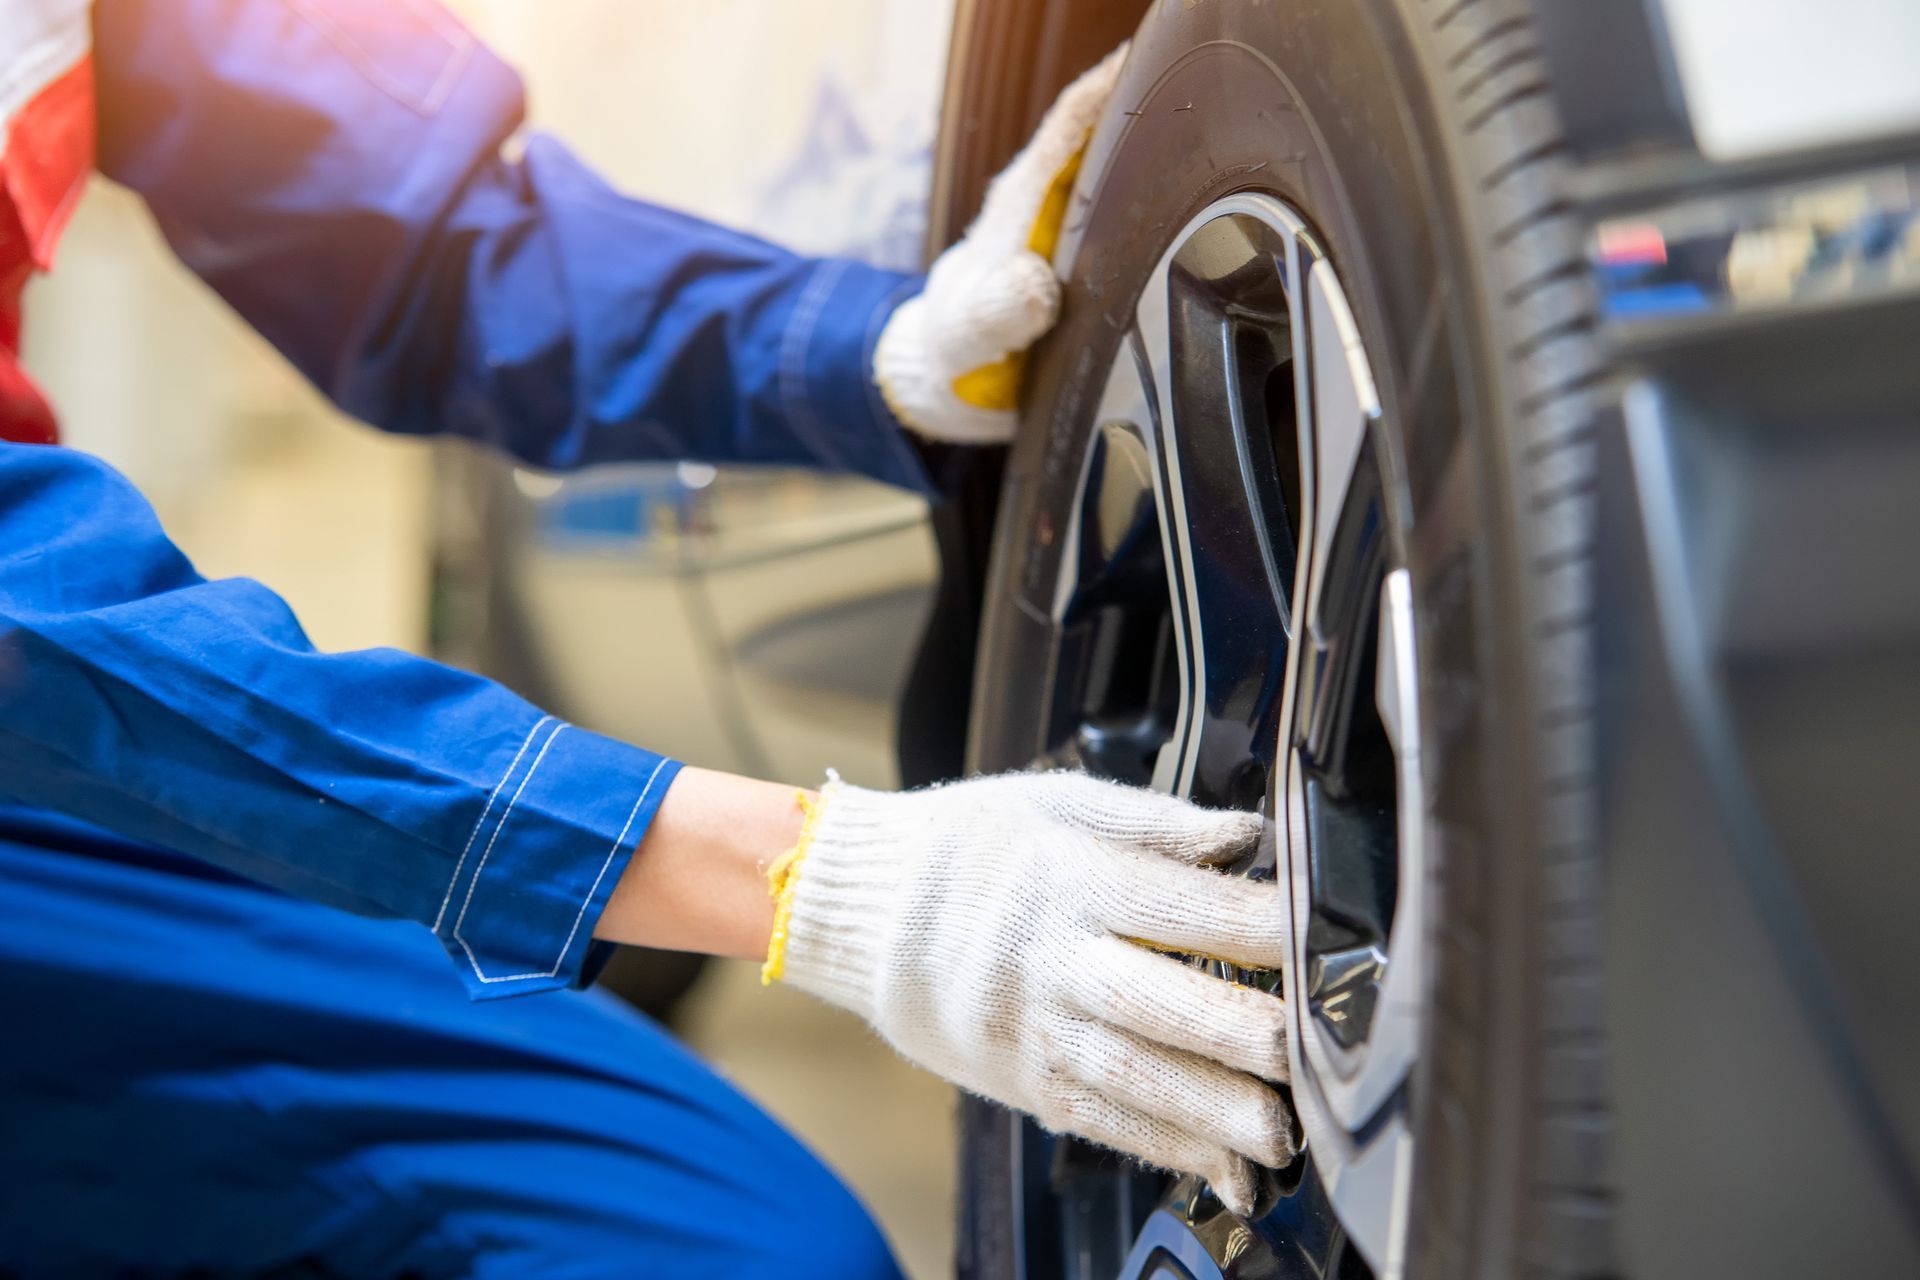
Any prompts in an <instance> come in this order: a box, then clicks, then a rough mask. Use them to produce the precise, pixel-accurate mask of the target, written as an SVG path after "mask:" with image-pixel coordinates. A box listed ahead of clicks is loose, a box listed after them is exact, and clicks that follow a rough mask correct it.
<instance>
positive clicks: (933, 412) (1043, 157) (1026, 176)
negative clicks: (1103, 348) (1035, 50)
mask: <svg viewBox="0 0 1920 1280" xmlns="http://www.w3.org/2000/svg"><path fill="white" fill-rule="evenodd" d="M1125 56H1126V46H1124V45H1122V46H1121V47H1120V48H1118V49H1115V50H1114V51H1113V52H1112V53H1110V54H1108V55H1107V57H1106V58H1105V59H1104V60H1103V61H1101V63H1100V64H1099V65H1098V66H1096V67H1094V68H1093V69H1092V70H1090V71H1088V72H1086V73H1084V74H1083V75H1081V77H1080V78H1079V79H1078V80H1076V81H1074V82H1073V83H1072V84H1071V85H1069V86H1067V88H1066V90H1065V91H1064V92H1062V93H1061V95H1060V97H1059V99H1058V100H1057V101H1056V102H1055V103H1054V104H1053V106H1052V107H1051V108H1050V109H1049V110H1048V112H1047V114H1046V118H1045V119H1044V120H1042V121H1041V122H1040V128H1039V130H1038V131H1037V132H1036V133H1035V134H1034V136H1033V138H1032V140H1031V141H1029V142H1028V143H1027V145H1026V148H1025V149H1024V150H1022V151H1021V152H1020V154H1019V155H1017V156H1015V157H1014V159H1013V162H1012V163H1011V164H1009V165H1008V166H1007V167H1006V169H1004V170H1003V171H1002V172H1001V173H1000V176H999V177H997V178H995V179H994V181H993V185H992V186H991V187H989V188H988V190H987V198H986V203H985V204H984V205H983V206H982V208H981V210H980V216H979V217H978V218H977V219H975V220H974V223H973V225H972V226H971V227H969V228H968V229H967V233H966V235H964V236H962V237H961V239H960V241H959V243H957V244H955V245H953V246H952V247H951V248H949V249H948V250H947V251H946V252H945V253H943V254H941V255H940V257H939V258H938V259H937V260H936V261H935V262H934V264H933V269H932V271H930V272H929V273H928V274H927V286H926V288H925V290H924V291H922V292H921V293H920V294H918V295H917V296H915V297H913V298H910V299H908V300H907V301H906V302H905V303H903V304H901V306H900V307H899V309H898V310H896V311H895V312H894V313H893V315H892V316H891V317H890V318H889V319H888V321H887V326H886V328H885V329H884V330H883V331H882V332H881V334H880V341H879V343H878V345H877V346H876V348H875V351H874V361H873V364H874V381H875V382H876V383H877V384H878V385H879V388H880V392H881V395H882V397H883V398H884V399H885V400H886V402H887V406H888V407H889V408H890V409H892V410H893V414H894V416H895V417H897V418H899V419H900V421H901V422H903V423H905V424H906V425H907V426H909V427H911V428H913V429H914V430H915V431H917V432H919V433H920V434H921V435H924V436H927V437H928V438H930V439H934V440H943V441H950V442H953V443H957V444H996V443H1000V442H1003V441H1006V440H1010V439H1012V437H1013V428H1014V410H1015V408H1016V406H1017V404H1018V401H1019V394H1020V377H1021V373H1022V371H1023V365H1024V362H1025V356H1026V351H1027V348H1028V347H1029V346H1031V345H1032V344H1033V342H1034V340H1035V339H1037V338H1038V337H1039V336H1040V335H1041V334H1043V333H1045V332H1046V331H1047V330H1048V329H1049V328H1051V327H1052V326H1053V322H1054V319H1055V317H1056V316H1057V315H1058V314H1059V310H1060V282H1059V280H1058V279H1057V278H1056V277H1055V275H1054V271H1053V250H1054V245H1055V242H1056V241H1057V240H1058V239H1059V235H1060V228H1061V224H1062V223H1063V222H1064V221H1065V218H1066V212H1067V202H1068V199H1069V197H1070V196H1071V194H1072V191H1073V183H1074V178H1075V177H1076V176H1077V175H1078V173H1079V170H1080V158H1081V155H1082V154H1083V153H1084V152H1085V150H1086V146H1087V139H1088V138H1089V136H1090V135H1091V134H1092V132H1093V126H1094V123H1095V122H1096V121H1097V120H1098V119H1099V118H1100V113H1101V112H1102V111H1103V110H1104V109H1105V107H1106V103H1107V98H1108V96H1109V95H1110V94H1111V93H1112V91H1113V84H1114V80H1115V78H1116V77H1117V76H1118V75H1119V72H1120V64H1121V61H1122V60H1123V59H1124V57H1125Z"/></svg>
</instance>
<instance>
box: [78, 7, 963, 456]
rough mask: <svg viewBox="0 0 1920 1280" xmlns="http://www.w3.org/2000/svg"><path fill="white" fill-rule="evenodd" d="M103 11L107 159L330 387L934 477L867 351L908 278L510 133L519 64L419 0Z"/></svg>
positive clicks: (622, 436)
mask: <svg viewBox="0 0 1920 1280" xmlns="http://www.w3.org/2000/svg"><path fill="white" fill-rule="evenodd" d="M94 24H95V33H96V39H95V46H96V47H95V64H96V73H97V76H98V83H99V103H100V162H101V168H102V169H103V170H104V171H105V172H106V173H107V174H108V175H110V176H112V177H114V178H116V179H118V180H119V181H121V182H123V183H125V184H127V185H128V186H130V187H132V188H133V189H134V190H136V191H138V192H139V193H140V194H141V195H142V196H143V197H144V198H145V199H146V202H147V204H148V206H149V208H151V209H152V211H153V214H154V216H155V218H156V219H157V221H158V222H159V225H160V228H161V230H162V231H163V232H164V233H165V235H166V237H167V239H168V241H169V242H170V243H171V244H172V246H173V248H174V250H175V252H176V253H177V254H178V255H179V256H180V257H181V259H183V260H184V261H185V262H186V264H187V265H188V266H189V267H191V268H192V269H193V270H194V271H195V272H196V273H198V274H199V275H200V277H201V278H202V279H204V280H206V281H207V282H208V283H209V284H210V285H212V287H213V288H214V289H215V290H217V291H218V292H219V293H220V295H221V296H222V297H223V298H225V299H226V300H227V302H228V303H230V304H231V305H232V306H233V307H234V308H235V309H236V310H237V311H239V312H240V314H241V315H242V316H243V317H245V318H246V319H247V321H248V322H249V323H251V324H252V325H253V326H254V327H255V328H256V329H258V330H259V331H260V332H261V333H262V334H264V335H265V336H266V337H267V338H268V339H269V340H271V341H272V342H273V343H274V345H275V346H277V347H278V348H279V349H280V350H281V351H282V352H283V353H285V354H286V356H287V357H288V358H289V359H290V360H291V361H292V362H293V363H294V364H295V365H296V366H298V367H299V369H300V370H301V371H302V372H303V373H305V374H306V376H307V377H308V378H310V379H311V380H312V381H313V382H314V383H315V384H316V385H318V386H319V387H320V388H321V389H322V390H323V391H324V392H325V393H326V394H328V395H329V396H330V397H331V398H332V399H333V400H334V401H335V402H336V403H338V404H339V405H340V406H341V407H343V408H344V409H346V410H347V411H348V412H350V413H352V414H354V415H356V416H358V417H360V418H362V419H364V420H366V421H368V422H371V423H373V424H375V425H377V426H381V427H384V428H387V429H389V430H393V431H402V432H412V433H421V434H440V433H446V434H456V435H462V436H466V437H469V438H472V439H475V440H480V441H484V442H486V443H489V444H492V445H495V446H497V447H499V448H501V449H504V450H506V451H508V452H510V453H512V454H513V455H515V456H516V457H519V458H521V459H523V460H525V461H527V462H529V463H531V464H533V465H535V466H539V467H546V468H571V467H577V466H582V465H585V464H588V463H595V462H610V461H621V460H635V459H659V458H699V459H704V460H708V461H713V462H748V463H788V464H803V465H809V466H815V467H822V468H827V469H833V470H846V471H857V472H862V473H864V474H866V475H869V476H872V477H874V478H876V479H879V480H883V481H887V482H890V483H893V484H897V485H902V486H906V487H910V488H915V489H920V490H923V491H924V490H928V489H929V488H930V485H929V481H928V478H927V475H926V473H925V471H924V469H923V467H922V465H921V462H920V459H919V455H918V454H917V453H916V452H915V449H914V448H913V446H911V445H910V444H909V442H908V441H907V440H906V439H905V438H904V435H903V433H902V432H901V431H900V429H899V427H898V425H897V424H896V423H895V421H894V419H893V418H892V416H891V414H889V413H888V411H887V409H886V407H885V405H884V403H883V402H882V401H881V399H880V397H879V395H878V393H877V391H876V390H875V389H874V387H873V386H872V381H871V372H870V371H871V369H872V367H873V366H872V354H873V345H874V342H875V341H876V340H877V338H878V335H879V330H880V327H881V325H882V324H883V323H884V321H885V320H886V317H887V316H888V315H889V314H891V311H892V309H893V307H894V306H895V305H897V303H898V302H899V301H900V300H901V299H902V298H903V297H904V296H906V295H907V294H909V293H910V292H911V291H912V290H913V289H914V288H915V287H917V286H916V282H915V280H914V279H913V278H911V277H906V276H902V275H899V274H896V273H893V272H887V271H881V270H877V269H875V268H872V267H868V266H865V265H862V264H860V263H855V262H850V261H844V260H839V259H825V260H821V259H810V258H803V257H799V256H796V255H794V254H791V253H788V252H786V251H784V250H781V249H778V248H776V247H774V246H771V245H768V244H766V243H763V242H761V241H759V240H756V239H753V238H751V237H749V236H745V235H741V234H738V233H735V232H732V231H727V230H724V229H722V228H719V227H716V226H713V225H711V224H709V223H705V222H702V221H699V220H697V219H694V218H689V217H686V216H683V215H680V214H677V213H673V212H670V211H668V210H665V209H662V208H659V207H656V206H653V205H649V204H645V203H642V202H640V201H637V200H632V199H627V198H625V197H622V196H620V195H618V194H616V193H615V192H614V191H612V190H610V189H609V188H608V187H607V186H606V185H605V184H604V183H603V182H601V181H600V180H599V179H598V178H596V177H595V176H594V175H593V174H592V173H591V172H589V171H588V170H587V169H586V168H585V167H584V166H583V165H582V164H581V163H580V162H579V161H578V160H576V159H575V158H574V157H573V156H572V155H570V154H569V153H568V152H567V151H566V150H565V149H564V148H563V147H561V146H560V145H559V144H558V143H556V142H554V141H552V140H550V139H548V138H544V137H538V136H536V137H533V138H531V139H530V140H528V141H526V143H525V146H524V149H523V150H521V151H520V152H519V154H517V155H513V156H510V155H508V154H507V151H508V150H510V149H512V146H513V144H514V142H515V139H514V133H515V131H516V129H517V128H518V127H519V125H520V123H521V119H522V113H523V101H522V89H521V85H520V81H519V80H518V78H517V77H516V76H515V75H514V73H513V72H512V71H511V70H510V69H509V68H507V67H506V66H505V65H504V64H502V63H501V62H500V61H499V60H498V59H497V58H495V57H494V56H493V55H492V54H491V53H489V52H488V51H487V50H486V49H485V48H484V47H482V46H481V45H480V44H478V43H477V42H476V40H475V39H474V37H473V36H472V35H471V34H469V33H468V32H467V31H466V30H465V29H464V28H463V27H462V26H460V24H459V23H458V22H457V21H455V20H454V19H453V18H452V17H451V16H450V15H449V14H447V12H446V11H445V10H444V9H442V8H441V7H440V6H439V5H438V4H437V3H436V2H435V0H99V3H98V4H97V6H96V9H95V18H94ZM604 70H605V73H606V74H609V75H614V74H619V73H618V71H617V70H616V69H615V68H612V67H608V68H605V69H604ZM741 109H743V110H753V109H754V108H753V105H752V104H751V103H747V104H742V106H741ZM634 127H635V128H672V127H673V122H671V121H635V122H634Z"/></svg>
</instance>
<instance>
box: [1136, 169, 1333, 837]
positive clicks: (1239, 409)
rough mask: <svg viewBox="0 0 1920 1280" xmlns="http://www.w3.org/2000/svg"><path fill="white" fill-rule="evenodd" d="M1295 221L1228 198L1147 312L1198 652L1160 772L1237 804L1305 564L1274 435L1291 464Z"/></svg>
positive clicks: (1253, 760) (1181, 788)
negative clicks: (1169, 756) (1183, 725)
mask: <svg viewBox="0 0 1920 1280" xmlns="http://www.w3.org/2000/svg"><path fill="white" fill-rule="evenodd" d="M1295 225H1296V224H1294V223H1293V222H1292V220H1291V219H1290V216H1289V215H1287V214H1286V213H1285V210H1284V208H1283V206H1281V205H1279V204H1278V202H1276V201H1273V200H1271V199H1269V198H1266V197H1236V198H1231V199H1230V200H1229V201H1227V202H1223V204H1222V205H1221V206H1217V207H1216V212H1215V213H1214V215H1213V216H1211V217H1209V218H1207V219H1205V220H1204V221H1200V222H1198V223H1197V224H1196V225H1194V226H1191V227H1190V228H1189V229H1188V231H1187V233H1186V234H1184V235H1183V237H1182V239H1181V240H1180V241H1179V242H1178V243H1177V247H1176V248H1175V250H1174V252H1173V253H1171V254H1170V255H1168V257H1167V258H1166V259H1165V261H1163V262H1162V263H1161V265H1160V268H1159V269H1158V270H1156V271H1155V272H1154V274H1153V275H1152V277H1150V278H1149V280H1148V283H1147V287H1146V290H1145V291H1144V293H1143V294H1142V296H1141V299H1140V303H1139V308H1138V319H1139V333H1140V335H1141V339H1142V350H1143V352H1144V354H1145V356H1146V359H1147V365H1148V370H1149V376H1150V378H1151V380H1152V383H1153V392H1154V407H1155V408H1156V409H1157V410H1158V421H1159V423H1160V427H1161V436H1162V439H1161V450H1160V456H1161V458H1162V460H1163V471H1164V481H1163V483H1164V486H1165V501H1166V507H1167V512H1168V526H1169V532H1170V534H1171V540H1172V546H1171V553H1170V556H1169V560H1170V564H1171V567H1172V569H1173V573H1172V577H1173V579H1174V581H1175V583H1176V586H1177V589H1178V590H1179V592H1180V594H1181V602H1182V608H1181V609H1180V611H1179V612H1180V615H1181V617H1182V619H1183V621H1184V624H1185V627H1186V632H1187V639H1186V645H1185V652H1186V653H1187V655H1188V657H1189V665H1188V667H1187V669H1186V676H1187V683H1188V720H1189V723H1190V728H1189V731H1188V733H1187V734H1186V735H1185V743H1184V746H1183V749H1182V752H1181V755H1180V758H1179V760H1178V761H1177V763H1176V765H1175V767H1174V768H1173V769H1172V770H1171V771H1170V773H1169V775H1168V776H1166V777H1164V778H1161V779H1158V780H1159V781H1164V782H1165V783H1166V784H1167V786H1168V788H1169V789H1170V790H1174V791H1176V792H1178V793H1180V794H1185V795H1190V796H1192V797H1193V798H1194V799H1197V800H1200V801H1201V802H1203V803H1207V804H1213V805H1224V806H1231V807H1236V808H1251V807H1253V806H1255V805H1256V804H1258V802H1259V800H1260V798H1261V796H1262V795H1263V794H1264V793H1265V791H1266V790H1267V784H1268V779H1269V777H1270V776H1271V773H1272V770H1273V765H1274V763H1275V759H1274V749H1275V746H1276V744H1277V742H1278V733H1277V730H1278V725H1279V720H1278V715H1279V709H1280V694H1281V689H1282V686H1283V682H1284V677H1285V671H1286V653H1287V647H1288V643H1289V640H1288V636H1289V631H1290V628H1289V626H1288V613H1289V597H1290V596H1291V594H1292V590H1293V577H1294V572H1295V566H1296V564H1297V562H1298V556H1297V551H1296V547H1295V526H1294V524H1293V522H1292V520H1291V519H1290V518H1289V514H1288V513H1289V510H1290V505H1289V503H1288V501H1287V488H1288V486H1287V483H1286V480H1285V479H1283V471H1290V467H1289V468H1283V467H1282V466H1281V465H1280V462H1279V457H1278V456H1277V454H1276V449H1275V443H1274V441H1275V436H1276V435H1280V436H1281V437H1282V438H1283V440H1284V442H1285V447H1286V454H1287V460H1288V462H1289V463H1290V462H1291V454H1292V450H1293V424H1294V422H1295V421H1296V420H1297V417H1296V415H1297V406H1298V398H1297V393H1296V383H1297V379H1296V376H1295V371H1294V367H1293V365H1294V356H1295V350H1296V347H1297V344H1296V342H1295V340H1294V336H1293V332H1292V321H1291V316H1292V309H1291V306H1290V303H1289V298H1288V294H1287V289H1286V285H1285V280H1286V272H1287V268H1288V264H1289V262H1290V261H1291V259H1292V254H1293V252H1294V250H1293V244H1292V238H1293V234H1294V229H1295ZM1276 426H1278V427H1280V428H1282V430H1279V431H1276ZM1222 440H1231V441H1233V442H1234V444H1235V447H1234V449H1233V450H1231V451H1229V450H1226V449H1223V448H1220V447H1218V442H1220V441H1222ZM1209 622H1212V623H1213V624H1215V625H1214V626H1213V627H1212V629H1211V630H1209V629H1208V623H1209Z"/></svg>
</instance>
